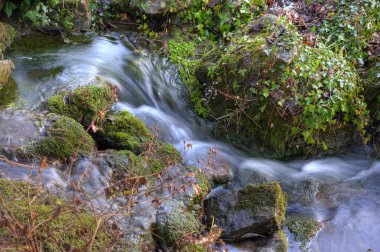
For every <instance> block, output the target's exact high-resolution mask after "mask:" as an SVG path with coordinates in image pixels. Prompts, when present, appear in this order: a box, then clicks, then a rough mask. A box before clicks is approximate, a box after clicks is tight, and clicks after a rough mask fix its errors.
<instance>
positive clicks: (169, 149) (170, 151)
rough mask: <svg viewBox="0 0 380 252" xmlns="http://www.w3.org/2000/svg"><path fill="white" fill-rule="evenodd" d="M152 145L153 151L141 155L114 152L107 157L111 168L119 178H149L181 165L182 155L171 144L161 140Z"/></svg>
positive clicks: (129, 152)
mask: <svg viewBox="0 0 380 252" xmlns="http://www.w3.org/2000/svg"><path fill="white" fill-rule="evenodd" d="M155 141H156V142H155V143H153V144H152V146H151V147H152V149H151V150H148V151H144V152H142V153H141V154H140V155H136V154H135V153H133V152H131V151H129V150H120V151H113V152H112V153H111V155H108V156H107V160H108V162H109V163H110V164H111V168H112V169H113V170H114V172H116V173H117V174H118V176H122V177H125V176H128V177H129V176H130V177H135V176H149V175H154V174H159V173H161V172H162V171H163V170H164V169H165V168H167V167H169V166H170V165H174V164H176V163H180V162H181V160H182V157H181V155H180V153H179V152H178V151H177V150H176V149H175V148H174V147H173V146H172V145H170V144H167V143H163V142H161V141H159V140H155Z"/></svg>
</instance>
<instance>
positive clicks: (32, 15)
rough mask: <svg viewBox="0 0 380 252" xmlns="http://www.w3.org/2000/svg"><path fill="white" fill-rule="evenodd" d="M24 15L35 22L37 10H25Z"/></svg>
mask: <svg viewBox="0 0 380 252" xmlns="http://www.w3.org/2000/svg"><path fill="white" fill-rule="evenodd" d="M24 17H27V18H29V19H30V21H32V23H33V24H34V23H37V17H38V11H36V10H30V11H27V12H26V13H25V15H24Z"/></svg>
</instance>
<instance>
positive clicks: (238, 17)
mask: <svg viewBox="0 0 380 252" xmlns="http://www.w3.org/2000/svg"><path fill="white" fill-rule="evenodd" d="M265 9H266V1H264V0H243V1H241V3H238V2H236V1H231V0H222V1H220V2H217V4H216V5H213V4H212V3H211V2H209V1H205V0H195V1H192V4H191V6H190V7H189V8H188V9H187V10H185V11H183V12H182V13H181V17H182V18H183V20H184V21H185V22H189V23H191V24H192V26H193V27H194V29H195V30H196V31H197V33H198V35H199V36H200V37H208V38H210V39H217V38H220V37H227V36H228V35H229V34H230V32H232V31H234V30H236V29H238V28H239V27H240V26H241V25H242V24H247V23H248V22H249V21H251V20H252V19H253V18H254V17H255V16H256V15H258V14H259V13H261V12H262V11H263V10H265Z"/></svg>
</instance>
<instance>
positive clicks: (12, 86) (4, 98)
mask: <svg viewBox="0 0 380 252" xmlns="http://www.w3.org/2000/svg"><path fill="white" fill-rule="evenodd" d="M17 97H18V89H17V83H16V81H15V80H14V79H13V78H9V81H8V83H6V84H5V85H4V86H3V87H2V88H0V109H2V108H6V107H8V106H9V105H10V104H12V103H13V101H14V100H16V98H17Z"/></svg>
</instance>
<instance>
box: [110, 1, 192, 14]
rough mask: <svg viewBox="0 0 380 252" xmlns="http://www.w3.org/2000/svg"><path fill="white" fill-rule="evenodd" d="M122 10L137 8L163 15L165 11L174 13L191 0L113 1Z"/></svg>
mask: <svg viewBox="0 0 380 252" xmlns="http://www.w3.org/2000/svg"><path fill="white" fill-rule="evenodd" d="M114 3H116V4H117V5H119V6H120V7H123V8H122V10H123V9H124V11H128V12H130V11H131V10H138V11H139V12H143V13H145V14H148V15H163V14H167V13H175V12H178V11H180V10H183V9H184V8H185V7H187V6H188V5H189V4H190V3H191V1H189V0H184V1H181V2H177V1H173V0H148V1H141V0H117V1H114Z"/></svg>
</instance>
